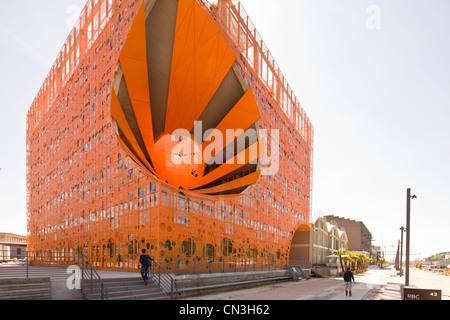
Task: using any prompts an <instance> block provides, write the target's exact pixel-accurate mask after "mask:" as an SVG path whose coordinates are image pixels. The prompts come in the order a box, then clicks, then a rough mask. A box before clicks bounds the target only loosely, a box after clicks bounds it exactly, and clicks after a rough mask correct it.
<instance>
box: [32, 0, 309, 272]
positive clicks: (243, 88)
mask: <svg viewBox="0 0 450 320" xmlns="http://www.w3.org/2000/svg"><path fill="white" fill-rule="evenodd" d="M312 146H313V128H312V125H311V123H310V121H309V119H308V117H307V116H306V114H305V112H304V110H303V108H302V107H301V105H300V103H299V102H298V100H297V98H296V97H295V95H294V94H293V92H292V90H291V88H290V87H289V85H288V84H287V81H286V80H285V79H284V77H283V75H282V73H281V71H280V70H279V68H278V66H277V64H276V63H275V61H274V59H273V57H272V56H271V54H270V52H269V51H268V50H267V47H266V45H265V44H264V42H263V41H262V40H261V37H260V36H259V34H258V33H257V31H256V30H255V28H254V26H253V24H252V22H251V20H250V19H249V18H248V16H247V14H246V12H245V10H244V9H243V8H242V6H241V4H240V3H239V2H238V1H227V0H220V1H206V0H205V1H204V0H122V1H119V0H89V1H88V2H87V5H86V7H85V8H84V10H83V11H82V14H81V17H80V19H79V20H78V21H77V23H76V25H75V28H74V29H73V30H72V32H71V33H70V35H69V37H68V39H67V41H66V43H65V44H64V46H63V49H62V51H61V52H60V54H59V56H58V58H57V60H56V62H55V63H54V65H53V67H52V69H51V71H50V73H49V75H48V76H47V78H46V80H45V82H44V84H43V86H42V87H41V90H40V91H39V93H38V95H37V97H36V99H35V101H34V102H33V105H32V106H31V108H30V110H29V112H28V116H27V189H28V242H29V248H28V250H29V251H40V250H42V251H47V252H50V253H54V254H55V255H56V252H73V251H75V250H83V251H84V252H85V253H86V254H87V256H88V257H89V259H90V261H91V262H92V264H93V265H94V266H96V267H98V268H113V269H127V270H128V269H131V270H132V269H135V268H137V266H138V261H137V256H136V255H137V254H138V253H139V252H140V249H142V248H145V249H147V250H148V252H149V253H150V254H151V255H152V256H155V257H156V258H157V259H158V260H159V261H160V262H161V263H162V264H163V265H164V266H165V267H166V268H167V269H168V270H171V269H175V270H189V269H192V268H194V267H195V265H196V264H197V267H198V266H199V265H204V266H205V268H212V267H213V264H221V265H224V263H225V262H226V264H227V266H228V267H230V268H234V269H238V268H247V267H249V263H250V264H255V263H263V262H262V261H264V263H266V264H269V265H271V264H273V265H278V266H279V265H283V264H285V263H286V262H287V259H288V257H289V250H290V246H291V240H292V237H293V234H294V232H295V231H296V230H299V229H303V228H309V227H310V214H311V186H312V152H313V148H312ZM58 254H59V253H58ZM256 261H258V262H256Z"/></svg>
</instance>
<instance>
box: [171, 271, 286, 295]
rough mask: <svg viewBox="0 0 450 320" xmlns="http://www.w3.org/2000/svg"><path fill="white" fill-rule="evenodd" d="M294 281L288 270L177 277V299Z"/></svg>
mask: <svg viewBox="0 0 450 320" xmlns="http://www.w3.org/2000/svg"><path fill="white" fill-rule="evenodd" d="M289 279H292V277H291V275H290V273H289V271H288V270H268V271H254V272H249V271H247V272H229V273H207V274H186V275H177V276H176V277H175V287H176V291H177V297H178V298H181V297H192V296H198V295H203V294H207V293H212V292H219V291H226V290H235V289H237V288H240V289H245V288H250V287H254V286H260V285H265V284H270V283H273V282H277V281H283V280H289Z"/></svg>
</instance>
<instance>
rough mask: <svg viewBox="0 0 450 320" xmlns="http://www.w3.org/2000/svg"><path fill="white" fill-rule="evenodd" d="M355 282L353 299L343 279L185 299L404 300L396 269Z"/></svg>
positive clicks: (374, 272) (372, 273)
mask: <svg viewBox="0 0 450 320" xmlns="http://www.w3.org/2000/svg"><path fill="white" fill-rule="evenodd" d="M355 280H356V283H354V284H353V288H352V296H351V297H350V296H346V295H345V284H344V281H343V280H342V279H341V278H327V279H321V278H311V279H310V280H302V281H299V282H293V281H289V282H280V283H276V284H272V285H268V286H262V287H257V288H250V289H244V290H236V291H231V292H223V293H217V294H211V295H205V296H200V297H192V298H186V299H184V300H400V284H399V283H398V285H397V282H396V281H397V277H396V276H395V270H392V269H382V270H380V269H371V270H368V271H367V272H365V273H364V274H361V275H357V276H355Z"/></svg>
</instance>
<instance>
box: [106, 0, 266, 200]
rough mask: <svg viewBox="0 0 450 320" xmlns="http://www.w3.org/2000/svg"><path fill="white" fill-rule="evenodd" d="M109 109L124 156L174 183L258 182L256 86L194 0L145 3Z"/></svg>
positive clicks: (232, 187)
mask: <svg viewBox="0 0 450 320" xmlns="http://www.w3.org/2000/svg"><path fill="white" fill-rule="evenodd" d="M111 114H112V118H113V125H114V128H115V131H116V133H117V135H118V138H119V141H120V143H121V145H122V147H123V149H124V150H125V151H126V152H127V153H128V155H129V156H130V157H131V158H132V159H133V160H134V161H135V162H137V163H138V164H139V165H140V166H141V167H143V168H145V169H146V170H148V172H150V173H152V174H153V175H155V176H157V177H158V178H159V179H160V180H162V181H165V182H167V183H169V184H171V185H172V186H174V187H176V188H180V189H184V190H192V191H195V192H198V193H203V194H210V195H219V194H239V193H241V192H243V191H244V190H245V189H247V188H248V187H249V186H251V185H253V184H255V183H256V182H257V179H258V177H259V174H260V171H259V162H258V160H259V159H260V155H261V154H262V150H261V148H259V142H260V141H259V140H260V139H259V134H258V128H259V125H260V115H259V112H258V108H257V105H256V101H255V96H254V94H253V89H252V88H251V87H250V86H249V84H248V81H247V79H246V78H245V77H244V75H243V73H242V70H241V69H240V67H239V66H238V65H237V63H236V56H235V54H234V53H233V51H232V50H231V48H230V47H229V45H228V43H227V41H226V40H225V38H224V36H223V35H222V33H221V31H220V30H219V28H218V27H217V26H216V24H215V23H214V22H213V21H212V20H211V19H210V17H209V16H208V14H207V13H206V12H205V11H204V10H203V9H202V7H201V6H200V5H199V4H198V3H197V1H196V0H147V1H143V2H142V6H141V8H140V9H139V11H138V14H137V16H136V17H135V18H134V21H133V25H132V26H131V29H130V32H129V35H128V38H127V40H126V41H125V42H124V44H123V47H122V51H121V53H120V57H119V62H118V65H117V69H116V74H115V78H114V84H113V90H112V100H111Z"/></svg>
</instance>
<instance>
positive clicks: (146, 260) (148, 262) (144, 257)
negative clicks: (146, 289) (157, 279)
mask: <svg viewBox="0 0 450 320" xmlns="http://www.w3.org/2000/svg"><path fill="white" fill-rule="evenodd" d="M152 261H153V258H152V257H150V256H149V255H148V254H145V249H142V254H141V256H140V257H139V263H140V264H141V276H142V280H144V284H145V285H147V283H148V269H149V268H150V267H151V266H152Z"/></svg>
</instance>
